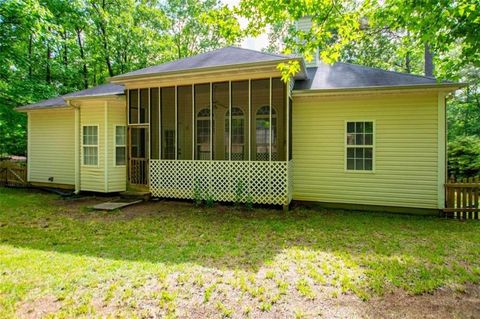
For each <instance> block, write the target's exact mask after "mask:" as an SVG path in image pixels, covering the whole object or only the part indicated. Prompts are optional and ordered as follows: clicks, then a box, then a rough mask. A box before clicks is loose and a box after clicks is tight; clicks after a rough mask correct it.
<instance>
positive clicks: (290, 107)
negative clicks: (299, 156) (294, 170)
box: [288, 99, 293, 161]
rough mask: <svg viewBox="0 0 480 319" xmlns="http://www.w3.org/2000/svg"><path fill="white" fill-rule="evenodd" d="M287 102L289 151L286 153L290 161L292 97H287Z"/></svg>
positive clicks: (291, 150) (291, 151)
mask: <svg viewBox="0 0 480 319" xmlns="http://www.w3.org/2000/svg"><path fill="white" fill-rule="evenodd" d="M288 104H289V107H288V112H289V113H288V114H289V115H288V145H289V147H288V149H289V153H288V160H289V161H290V160H291V159H292V158H293V147H292V146H293V143H292V140H293V139H292V132H293V130H292V115H293V113H292V106H293V102H292V99H288Z"/></svg>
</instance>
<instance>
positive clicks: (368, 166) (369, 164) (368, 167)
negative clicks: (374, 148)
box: [364, 159, 373, 171]
mask: <svg viewBox="0 0 480 319" xmlns="http://www.w3.org/2000/svg"><path fill="white" fill-rule="evenodd" d="M364 169H365V170H366V171H371V170H372V169H373V164H372V160H371V159H366V160H365V168H364Z"/></svg>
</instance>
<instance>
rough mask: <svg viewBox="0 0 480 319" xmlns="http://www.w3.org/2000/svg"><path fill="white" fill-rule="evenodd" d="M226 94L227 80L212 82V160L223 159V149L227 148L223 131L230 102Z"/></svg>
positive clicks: (226, 137)
mask: <svg viewBox="0 0 480 319" xmlns="http://www.w3.org/2000/svg"><path fill="white" fill-rule="evenodd" d="M228 94H229V84H228V82H222V83H213V84H212V110H213V113H214V114H213V117H214V118H215V127H214V128H213V131H214V132H215V134H214V135H213V137H214V142H213V146H214V151H213V155H214V156H213V159H214V160H223V159H225V154H226V152H225V149H227V150H228V131H226V132H225V126H226V124H225V122H226V121H227V122H228V117H227V116H226V114H227V112H228V109H229V104H230V98H229V95H228ZM233 114H235V113H233ZM225 133H227V136H225ZM232 133H233V132H232ZM227 158H228V156H227Z"/></svg>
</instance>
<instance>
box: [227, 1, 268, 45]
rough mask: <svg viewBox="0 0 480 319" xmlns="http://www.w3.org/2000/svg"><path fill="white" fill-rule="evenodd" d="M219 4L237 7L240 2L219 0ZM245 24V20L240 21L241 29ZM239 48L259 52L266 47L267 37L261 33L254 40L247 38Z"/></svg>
mask: <svg viewBox="0 0 480 319" xmlns="http://www.w3.org/2000/svg"><path fill="white" fill-rule="evenodd" d="M220 2H222V3H224V4H226V5H228V6H230V7H231V6H234V5H237V4H238V3H239V2H240V0H220ZM246 24H247V21H246V20H245V19H240V25H241V26H242V27H244V26H246ZM240 46H241V47H242V48H246V49H252V50H257V51H261V50H262V49H263V48H265V47H266V46H268V35H267V34H266V33H262V34H261V35H260V36H258V37H255V38H253V37H247V38H245V39H244V40H243V41H242V42H241V43H240Z"/></svg>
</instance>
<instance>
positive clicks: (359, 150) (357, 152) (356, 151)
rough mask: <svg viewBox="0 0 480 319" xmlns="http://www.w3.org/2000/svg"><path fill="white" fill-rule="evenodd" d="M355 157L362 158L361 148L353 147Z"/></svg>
mask: <svg viewBox="0 0 480 319" xmlns="http://www.w3.org/2000/svg"><path fill="white" fill-rule="evenodd" d="M355 158H363V148H356V149H355Z"/></svg>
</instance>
